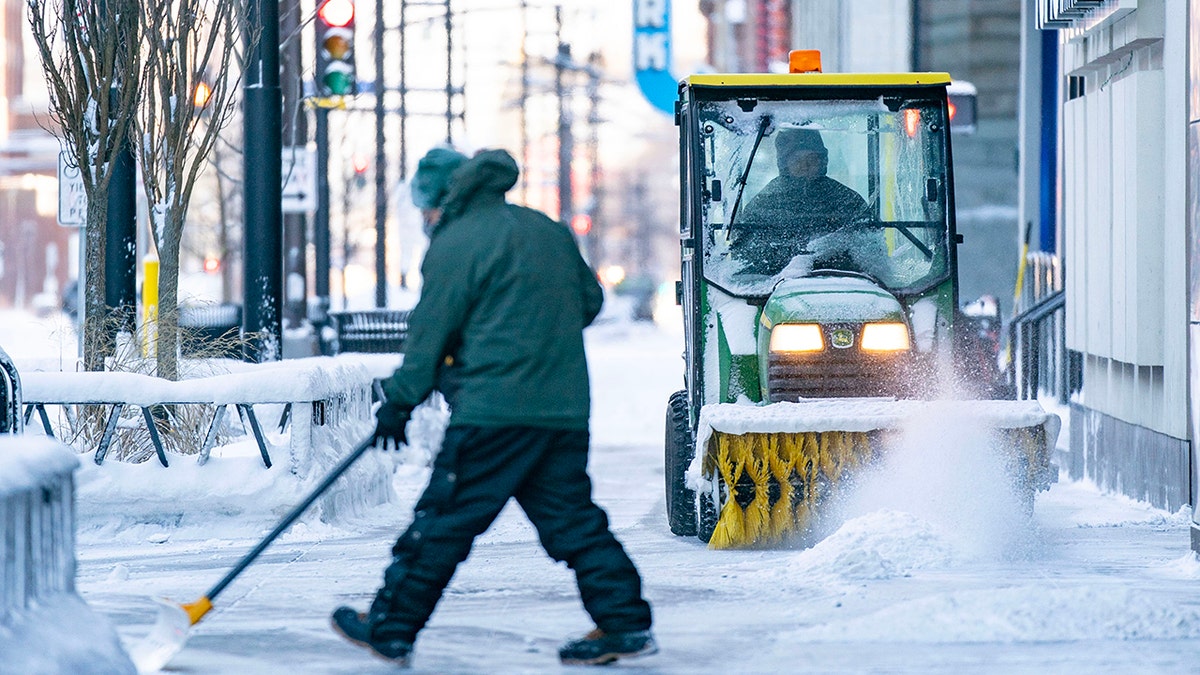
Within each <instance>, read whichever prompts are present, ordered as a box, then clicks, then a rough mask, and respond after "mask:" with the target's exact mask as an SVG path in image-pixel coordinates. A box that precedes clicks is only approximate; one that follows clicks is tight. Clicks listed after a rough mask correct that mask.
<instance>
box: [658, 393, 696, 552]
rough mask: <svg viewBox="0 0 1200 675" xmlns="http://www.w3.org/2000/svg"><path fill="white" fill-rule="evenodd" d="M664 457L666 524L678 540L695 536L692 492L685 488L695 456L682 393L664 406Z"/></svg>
mask: <svg viewBox="0 0 1200 675" xmlns="http://www.w3.org/2000/svg"><path fill="white" fill-rule="evenodd" d="M665 447H666V455H665V457H664V458H663V476H664V478H665V479H666V488H667V524H668V525H669V526H670V527H671V533H672V534H674V535H677V536H680V537H691V536H693V535H695V534H696V493H695V491H693V490H691V489H689V488H688V487H687V478H686V476H685V474H686V473H687V469H688V466H689V465H690V464H691V463H692V456H693V455H694V454H695V449H694V444H693V442H692V427H691V422H690V420H689V415H688V401H687V392H686V391H677V392H675V393H674V394H671V398H670V400H669V401H668V403H667V438H666V446H665Z"/></svg>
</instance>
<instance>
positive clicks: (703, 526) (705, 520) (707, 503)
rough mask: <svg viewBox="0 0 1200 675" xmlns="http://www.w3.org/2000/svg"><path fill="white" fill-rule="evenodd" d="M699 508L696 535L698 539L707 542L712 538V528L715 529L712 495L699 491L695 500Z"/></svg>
mask: <svg viewBox="0 0 1200 675" xmlns="http://www.w3.org/2000/svg"><path fill="white" fill-rule="evenodd" d="M696 502H697V504H698V508H699V511H700V513H699V518H697V519H696V520H697V525H696V536H697V537H699V538H700V541H702V542H704V543H706V544H707V543H708V540H709V539H712V535H713V530H716V529H717V506H716V504H713V499H712V495H711V494H709V493H707V492H702V493H700V495H699V497H698V498H697V500H696Z"/></svg>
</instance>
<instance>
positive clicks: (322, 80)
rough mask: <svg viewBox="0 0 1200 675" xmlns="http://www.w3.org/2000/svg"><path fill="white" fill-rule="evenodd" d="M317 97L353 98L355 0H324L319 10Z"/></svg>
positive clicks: (355, 76) (354, 85)
mask: <svg viewBox="0 0 1200 675" xmlns="http://www.w3.org/2000/svg"><path fill="white" fill-rule="evenodd" d="M316 30H317V49H316V52H317V77H316V81H317V94H318V96H320V97H322V98H328V97H330V96H352V95H354V94H356V93H357V92H358V82H357V75H356V74H355V72H354V0H324V1H323V2H320V1H319V4H318V6H317V21H316Z"/></svg>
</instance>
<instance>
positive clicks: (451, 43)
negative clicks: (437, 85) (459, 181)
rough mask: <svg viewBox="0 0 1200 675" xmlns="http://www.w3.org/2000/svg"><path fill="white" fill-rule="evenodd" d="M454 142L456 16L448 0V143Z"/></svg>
mask: <svg viewBox="0 0 1200 675" xmlns="http://www.w3.org/2000/svg"><path fill="white" fill-rule="evenodd" d="M453 144H454V17H453V16H452V15H451V13H450V0H446V145H453Z"/></svg>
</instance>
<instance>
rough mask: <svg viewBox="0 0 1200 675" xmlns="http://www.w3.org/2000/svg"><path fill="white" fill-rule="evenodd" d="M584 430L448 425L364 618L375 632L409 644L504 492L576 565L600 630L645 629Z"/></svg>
mask: <svg viewBox="0 0 1200 675" xmlns="http://www.w3.org/2000/svg"><path fill="white" fill-rule="evenodd" d="M587 455H588V432H587V431H582V430H579V431H570V430H556V429H539V428H533V427H498V428H493V427H462V426H454V427H450V428H449V429H447V431H446V438H445V440H444V442H443V444H442V450H441V452H440V453H439V454H438V456H437V459H436V460H435V461H434V466H433V473H432V475H431V476H430V479H429V485H428V486H427V487H426V488H425V492H424V493H423V494H422V495H421V497H420V499H418V500H417V504H416V507H415V508H414V517H413V522H412V524H411V525H409V527H408V529H407V530H406V531H405V532H404V534H403V535H401V536H400V538H399V540H397V541H396V545H395V546H393V547H392V564H391V565H389V566H388V568H387V569H386V570H385V571H384V575H383V587H382V588H380V589H379V592H378V593H377V594H376V596H375V601H374V602H373V603H372V605H371V610H370V613H369V615H368V620H369V621H370V623H371V626H372V634H373V637H374V638H376V639H401V640H406V641H409V642H412V641H413V640H414V639H415V638H416V635H417V632H418V631H420V630H421V629H422V628H423V627H424V626H425V623H426V622H427V621H428V620H429V617H430V615H431V614H433V609H434V607H435V606H436V605H437V602H438V600H439V599H440V598H441V595H442V591H443V590H444V589H445V587H446V585H447V584H448V583H449V582H450V578H451V577H452V576H453V575H454V570H455V568H456V567H457V566H458V564H459V563H461V562H462V561H463V560H466V558H467V555H468V554H469V553H470V552H471V544H472V542H473V541H474V540H475V537H477V536H478V535H480V534H482V533H483V532H484V531H485V530H486V529H487V528H488V527H489V526H490V525H491V524H492V521H494V520H495V519H496V516H498V515H499V514H500V511H501V509H503V508H504V506H505V504H507V503H508V500H509V499H510V498H513V497H515V498H516V500H517V503H518V504H519V505H520V506H521V508H522V509H523V510H524V511H525V515H526V516H527V517H528V518H529V520H530V522H531V523H533V526H534V527H535V528H536V529H537V532H538V538H539V539H540V541H541V544H542V547H543V548H544V549H545V550H546V553H547V554H549V555H550V557H551V558H553V559H554V560H557V561H560V562H566V563H567V566H568V567H570V568H571V569H572V570H574V571H575V578H576V582H577V583H578V585H579V594H580V597H581V599H582V600H583V607H584V609H585V610H586V611H587V613H588V614H589V615H590V616H591V618H592V621H594V622H595V624H596V626H597V627H598V628H600V629H602V630H604V631H605V632H610V633H611V632H623V631H635V630H646V629H648V628H650V605H649V604H648V603H647V602H646V601H645V600H644V599H643V598H642V581H641V577H640V576H639V575H638V571H637V569H636V568H635V567H634V565H633V562H632V561H631V560H630V559H629V556H628V555H626V553H625V549H624V548H623V547H622V546H621V544H620V542H618V541H617V540H616V538H615V537H614V536H613V535H612V532H610V531H609V529H608V516H607V514H605V512H604V510H603V509H601V508H600V507H599V506H597V505H596V504H595V502H593V501H592V485H591V480H590V478H589V477H588V474H587Z"/></svg>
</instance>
